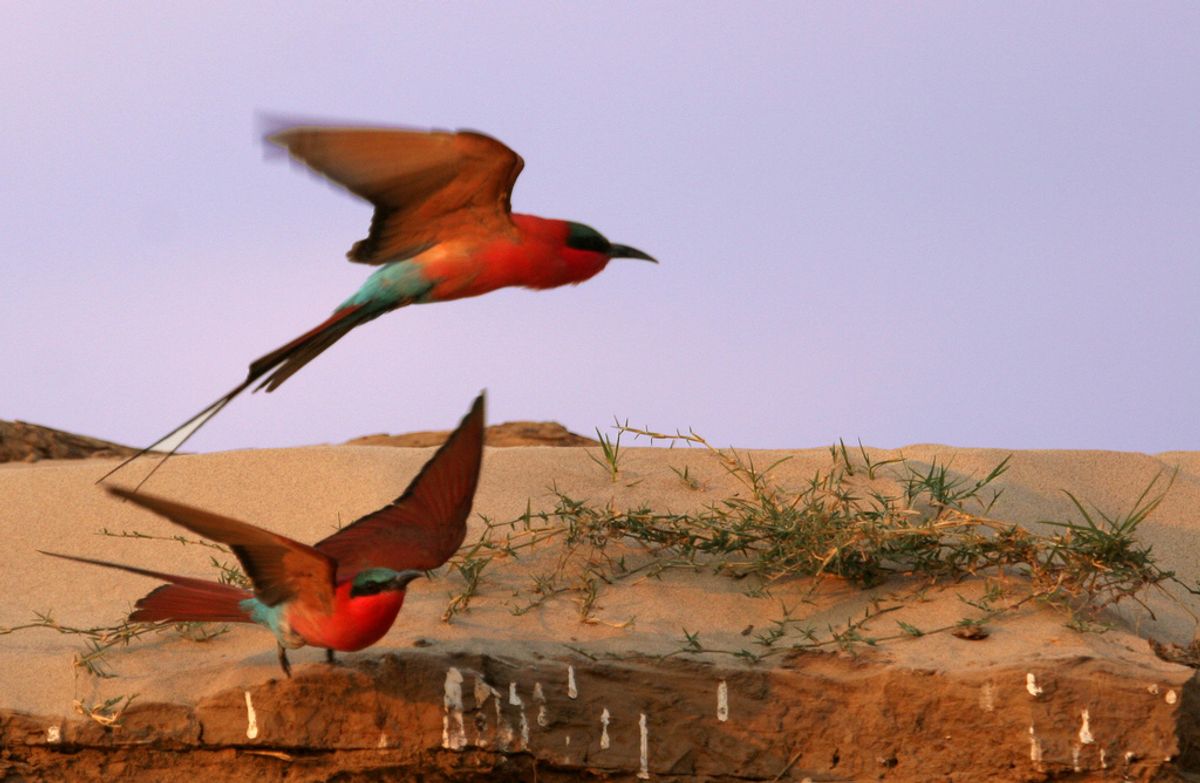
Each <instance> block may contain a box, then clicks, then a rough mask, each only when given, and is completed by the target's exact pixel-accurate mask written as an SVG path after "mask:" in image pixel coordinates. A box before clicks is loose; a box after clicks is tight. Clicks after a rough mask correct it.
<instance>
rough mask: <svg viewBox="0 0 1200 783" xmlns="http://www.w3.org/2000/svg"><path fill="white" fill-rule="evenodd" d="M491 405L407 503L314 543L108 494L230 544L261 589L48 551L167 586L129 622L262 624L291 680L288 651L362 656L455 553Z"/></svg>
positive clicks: (148, 499) (168, 504)
mask: <svg viewBox="0 0 1200 783" xmlns="http://www.w3.org/2000/svg"><path fill="white" fill-rule="evenodd" d="M483 403H484V398H483V395H482V394H481V395H480V396H479V397H478V398H477V399H476V400H475V404H474V405H473V406H472V407H471V411H470V412H469V413H468V414H467V415H466V417H465V418H464V419H463V420H462V423H461V424H459V425H458V429H456V430H455V431H454V432H453V433H452V434H451V435H450V438H449V440H447V441H446V443H445V444H444V445H443V446H442V447H441V448H440V449H438V451H437V453H436V454H434V455H433V457H432V458H431V459H430V460H429V462H428V463H426V464H425V467H423V468H422V469H421V472H420V473H418V474H417V477H416V478H414V479H413V480H412V483H411V484H409V486H408V489H406V490H405V491H404V494H403V495H401V496H400V497H399V498H397V499H396V500H395V501H393V502H392V503H391V504H389V505H387V506H384V507H383V508H381V509H379V510H378V511H376V512H374V513H372V514H368V515H367V516H365V517H363V518H361V519H359V520H357V521H356V522H354V523H353V524H350V525H347V526H346V527H344V528H342V529H341V530H339V531H338V532H336V533H334V534H333V535H331V536H329V537H328V538H325V539H324V540H322V541H320V542H318V543H317V544H315V545H314V546H308V545H306V544H301V543H299V542H298V541H293V540H292V539H290V538H287V537H285V536H282V535H279V534H277V533H271V532H270V531H267V530H263V529H262V528H260V527H255V526H254V525H251V524H248V523H246V522H240V521H238V520H236V519H230V518H229V517H223V516H220V515H217V514H213V513H211V512H208V511H204V510H202V509H198V508H193V507H191V506H185V505H183V504H182V503H175V502H172V501H170V500H166V499H164V498H160V497H155V496H153V495H144V494H141V495H139V494H135V493H133V492H130V491H129V490H125V489H118V488H111V489H110V490H109V491H110V492H112V494H114V495H116V496H118V497H121V498H125V499H126V500H131V501H133V502H134V503H137V504H138V505H140V506H143V507H144V508H147V509H149V510H151V511H153V512H155V513H156V514H160V515H161V516H164V517H166V518H167V519H169V520H171V521H172V522H174V523H175V524H177V525H180V526H181V527H185V528H187V529H188V530H190V531H192V532H193V533H198V534H199V535H202V536H204V537H206V538H211V539H213V540H214V541H220V542H221V543H223V544H227V545H228V546H229V547H230V549H232V550H233V553H234V554H235V555H236V556H237V558H238V560H239V561H241V563H242V566H243V568H244V569H245V571H246V575H247V576H248V577H249V578H250V581H251V582H252V583H253V585H254V591H253V592H250V591H248V590H243V589H241V588H239V587H234V586H233V585H228V584H221V583H219V582H210V581H207V580H204V579H194V578H192V577H187V576H176V575H173V574H165V573H161V572H158V571H150V570H147V569H144V568H135V567H133V566H127V565H120V564H118V563H109V562H106V561H103V560H91V559H89V558H84V557H74V556H72V555H60V554H56V553H54V552H43V554H47V555H51V556H53V557H61V558H65V559H67V560H76V561H79V562H81V563H91V564H93V565H100V566H106V567H108V568H118V569H121V570H122V571H130V572H132V573H135V574H141V575H142V576H150V577H154V578H155V579H161V580H163V581H165V582H169V583H170V584H166V585H163V586H162V587H159V588H158V589H156V590H154V591H153V592H151V593H150V594H149V595H147V596H146V597H144V598H142V599H141V600H139V601H138V602H137V604H136V605H135V610H134V612H133V613H132V614H130V615H129V619H130V620H133V621H137V622H158V621H164V620H165V621H170V622H225V623H238V622H242V623H258V624H260V625H263V626H266V627H267V628H269V629H270V630H271V632H272V633H274V634H275V638H276V640H277V641H278V644H279V665H280V666H282V667H283V671H284V673H285V674H287V675H288V676H289V677H290V676H291V667H290V666H289V664H288V659H287V650H288V649H293V648H297V647H303V646H304V645H306V644H309V645H314V646H318V647H324V648H326V657H327V659H328V660H329V661H332V660H333V651H334V650H345V651H354V650H361V649H363V648H364V647H367V646H369V645H372V644H374V643H375V642H377V641H379V639H380V638H381V637H382V636H383V635H384V634H385V633H387V631H388V629H389V628H391V627H392V622H393V621H394V620H395V619H396V614H397V613H398V612H399V611H400V607H401V606H402V605H403V604H404V593H405V589H406V588H407V587H408V583H409V582H411V581H412V580H413V579H415V578H417V577H419V576H422V575H424V572H425V571H429V570H432V569H434V568H437V567H438V566H440V565H442V564H443V563H445V562H446V561H447V560H448V559H449V558H450V556H451V555H453V554H454V553H455V552H456V551H457V550H458V547H459V546H460V545H461V544H462V541H463V537H464V536H465V535H466V531H467V526H466V521H467V516H468V515H469V514H470V513H471V504H472V502H473V500H474V497H475V488H476V486H477V485H478V483H479V465H480V462H481V460H482V457H483V418H484V416H483Z"/></svg>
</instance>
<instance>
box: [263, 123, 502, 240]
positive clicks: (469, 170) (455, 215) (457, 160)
mask: <svg viewBox="0 0 1200 783" xmlns="http://www.w3.org/2000/svg"><path fill="white" fill-rule="evenodd" d="M268 141H271V142H273V143H275V144H278V145H280V146H281V147H284V148H285V149H287V151H288V153H289V154H291V155H292V157H294V158H296V159H297V160H300V161H303V162H304V163H305V164H307V165H308V166H309V167H310V168H312V169H313V170H315V171H317V172H319V173H321V174H323V175H325V176H326V177H328V178H329V179H331V180H333V181H334V182H336V183H338V184H339V185H341V186H343V187H345V188H346V189H347V190H349V191H350V192H351V193H354V194H356V195H358V196H361V197H362V198H364V199H366V200H367V201H370V202H371V203H372V204H374V205H375V215H374V217H373V218H372V220H371V230H370V233H369V234H368V235H367V237H366V239H363V240H360V241H359V242H356V243H355V244H354V246H353V247H352V248H351V249H350V252H349V253H348V254H347V255H348V256H349V258H350V260H351V261H358V262H362V263H366V264H383V263H386V262H388V261H394V260H397V259H400V258H407V257H409V256H412V255H415V254H416V253H419V252H420V251H421V250H423V249H424V248H427V247H429V246H431V245H434V244H437V243H438V242H441V241H444V240H445V239H447V238H449V237H454V236H461V235H463V233H465V232H484V233H497V232H504V233H512V232H515V231H516V227H515V226H514V225H513V223H512V219H511V217H510V214H511V211H512V206H511V195H512V187H513V183H514V182H516V179H517V175H518V174H520V173H521V169H522V167H523V166H524V162H523V161H522V160H521V157H520V156H519V155H517V153H515V152H513V151H512V150H511V149H509V148H508V147H507V146H505V145H504V144H503V143H501V142H499V141H497V140H496V139H493V138H491V137H490V136H485V135H484V134H482V133H476V132H474V131H459V132H458V133H451V132H448V131H428V132H426V131H412V130H397V129H390V128H336V127H315V126H300V127H296V128H291V129H288V130H284V131H280V132H279V133H275V134H272V135H271V136H269V137H268Z"/></svg>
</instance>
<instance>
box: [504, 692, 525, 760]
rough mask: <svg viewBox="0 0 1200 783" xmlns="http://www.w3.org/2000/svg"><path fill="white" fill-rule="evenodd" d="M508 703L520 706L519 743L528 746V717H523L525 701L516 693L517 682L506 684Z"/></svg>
mask: <svg viewBox="0 0 1200 783" xmlns="http://www.w3.org/2000/svg"><path fill="white" fill-rule="evenodd" d="M508 703H509V704H511V705H512V706H514V707H520V708H521V744H522V745H524V746H525V747H526V748H528V747H529V719H528V718H526V717H525V702H523V701H521V697H520V696H518V695H517V684H516V683H515V682H510V683H509V684H508Z"/></svg>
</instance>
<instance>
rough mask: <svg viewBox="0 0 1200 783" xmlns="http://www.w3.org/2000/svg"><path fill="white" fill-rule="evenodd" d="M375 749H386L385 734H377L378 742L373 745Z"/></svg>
mask: <svg viewBox="0 0 1200 783" xmlns="http://www.w3.org/2000/svg"><path fill="white" fill-rule="evenodd" d="M375 747H377V748H386V747H387V734H385V733H384V732H382V731H381V732H379V742H377V743H375Z"/></svg>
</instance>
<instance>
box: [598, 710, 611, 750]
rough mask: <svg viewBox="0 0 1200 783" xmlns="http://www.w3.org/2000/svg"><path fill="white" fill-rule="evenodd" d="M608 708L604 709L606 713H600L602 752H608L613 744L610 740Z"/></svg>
mask: <svg viewBox="0 0 1200 783" xmlns="http://www.w3.org/2000/svg"><path fill="white" fill-rule="evenodd" d="M608 719H609V714H608V707H605V708H604V712H602V713H600V750H608V747H609V745H611V744H612V743H611V742H610V741H609V739H608Z"/></svg>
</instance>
